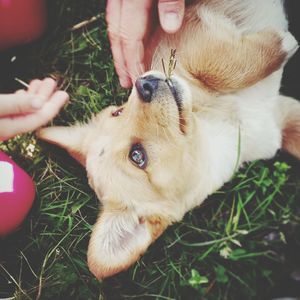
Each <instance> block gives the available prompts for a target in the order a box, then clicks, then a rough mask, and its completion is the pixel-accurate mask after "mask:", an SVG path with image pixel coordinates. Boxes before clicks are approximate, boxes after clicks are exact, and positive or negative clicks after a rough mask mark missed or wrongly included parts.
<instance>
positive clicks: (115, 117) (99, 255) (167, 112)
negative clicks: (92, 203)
mask: <svg viewBox="0 0 300 300" xmlns="http://www.w3.org/2000/svg"><path fill="white" fill-rule="evenodd" d="M191 97H192V96H191V92H190V89H189V87H188V86H187V85H186V83H185V82H184V81H183V80H181V79H180V78H178V77H176V76H174V77H173V76H172V78H171V79H166V77H165V76H164V75H163V74H162V73H159V72H149V73H146V74H145V75H143V76H142V77H141V78H139V79H138V80H137V81H136V84H135V87H134V88H133V90H132V93H131V95H130V97H129V100H128V102H127V103H126V104H125V105H123V106H121V107H108V108H106V109H105V110H103V111H102V112H100V113H99V115H97V116H96V117H94V118H93V119H92V120H91V121H90V123H88V124H86V125H75V126H72V127H51V128H45V129H41V130H40V131H39V133H38V135H39V137H41V138H42V139H44V140H47V141H49V142H51V143H54V144H57V145H59V146H61V147H63V148H65V149H67V150H68V151H69V152H70V154H71V155H72V156H74V157H75V158H76V159H78V160H79V161H80V162H81V163H82V164H83V165H85V166H86V169H87V173H88V178H89V183H90V185H91V187H92V188H93V189H94V190H95V192H96V194H97V196H98V198H99V199H100V201H101V203H102V210H101V212H100V215H99V218H98V221H97V223H96V225H95V226H94V229H93V233H92V237H91V240H90V244H89V250H88V263H89V267H90V269H91V271H92V272H93V273H94V274H95V275H96V277H98V278H102V277H106V276H109V275H112V274H114V273H116V272H119V271H121V270H123V269H125V268H127V267H128V266H130V265H131V264H132V263H133V262H135V261H136V260H137V259H138V258H139V256H140V255H141V254H142V253H143V252H144V251H145V250H146V249H147V247H148V246H149V245H150V244H151V242H152V241H154V240H155V239H156V238H157V237H158V236H159V235H160V234H161V233H162V232H163V231H164V230H165V228H166V227H167V226H168V225H169V224H171V223H172V222H174V221H177V220H179V219H181V218H182V216H183V214H184V213H185V212H186V210H187V208H186V204H185V203H184V198H185V197H186V195H187V194H188V193H189V192H190V186H191V183H192V182H193V178H192V176H193V172H192V169H193V152H194V151H192V148H193V145H194V143H193V138H192V137H193V134H192V133H193V130H194V119H193V114H192V98H191Z"/></svg>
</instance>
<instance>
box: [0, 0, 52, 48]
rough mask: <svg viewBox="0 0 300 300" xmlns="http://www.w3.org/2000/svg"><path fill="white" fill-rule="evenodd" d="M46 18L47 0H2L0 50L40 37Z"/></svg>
mask: <svg viewBox="0 0 300 300" xmlns="http://www.w3.org/2000/svg"><path fill="white" fill-rule="evenodd" d="M46 20H47V15H46V3H45V0H0V50H5V49H8V48H11V47H14V46H17V45H21V44H26V43H28V42H31V41H33V40H35V39H36V38H38V37H40V36H41V34H42V33H43V32H44V30H45V27H46Z"/></svg>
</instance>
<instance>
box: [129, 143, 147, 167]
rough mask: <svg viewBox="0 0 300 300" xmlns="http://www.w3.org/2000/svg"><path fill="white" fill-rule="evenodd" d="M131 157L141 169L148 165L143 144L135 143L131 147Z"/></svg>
mask: <svg viewBox="0 0 300 300" xmlns="http://www.w3.org/2000/svg"><path fill="white" fill-rule="evenodd" d="M129 159H130V160H131V161H132V162H133V163H134V164H135V165H136V166H138V167H139V168H141V169H145V168H146V166H147V154H146V151H145V149H144V148H143V146H142V145H141V144H134V145H133V146H132V147H131V149H130V152H129Z"/></svg>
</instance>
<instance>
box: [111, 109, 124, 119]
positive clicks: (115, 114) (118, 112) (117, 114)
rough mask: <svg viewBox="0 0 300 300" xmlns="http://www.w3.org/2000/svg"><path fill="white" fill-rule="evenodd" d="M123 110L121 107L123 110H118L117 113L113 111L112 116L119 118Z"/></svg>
mask: <svg viewBox="0 0 300 300" xmlns="http://www.w3.org/2000/svg"><path fill="white" fill-rule="evenodd" d="M123 109H124V108H123V107H121V108H119V109H117V110H116V111H113V112H112V113H111V115H112V116H113V117H118V116H120V115H121V114H122V112H123Z"/></svg>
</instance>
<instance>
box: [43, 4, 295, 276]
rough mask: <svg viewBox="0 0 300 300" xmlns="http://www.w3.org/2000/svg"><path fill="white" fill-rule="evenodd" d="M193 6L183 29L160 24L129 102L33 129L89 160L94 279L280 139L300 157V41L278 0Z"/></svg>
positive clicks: (123, 263)
mask: <svg viewBox="0 0 300 300" xmlns="http://www.w3.org/2000/svg"><path fill="white" fill-rule="evenodd" d="M186 5H187V7H186V12H185V17H184V22H183V26H182V28H181V29H180V31H179V32H177V33H176V34H173V35H167V34H165V33H163V32H162V31H161V30H160V29H158V30H157V32H156V33H155V34H154V37H155V39H156V40H157V37H159V40H160V42H159V44H158V45H156V46H155V51H154V55H153V58H152V60H151V62H150V63H151V68H150V71H148V72H146V73H145V74H143V75H142V76H140V77H139V78H138V79H137V81H136V83H135V86H134V87H133V89H132V92H131V94H130V96H129V99H128V102H127V103H125V104H124V105H122V106H120V107H115V106H110V107H108V108H106V109H104V110H103V111H101V112H100V113H99V114H98V115H96V116H95V117H93V118H92V119H91V120H90V122H89V123H87V124H75V125H73V126H70V127H49V128H42V129H40V130H39V131H38V136H39V138H41V139H43V140H46V141H48V142H50V143H54V144H56V145H59V146H61V147H63V148H65V149H66V150H67V151H69V153H70V154H71V155H72V156H73V157H74V158H76V159H77V160H78V161H79V162H80V163H81V164H82V165H83V166H85V167H86V170H87V175H88V179H89V184H90V186H91V187H92V188H93V189H94V191H95V192H96V194H97V197H98V198H99V200H100V201H101V203H102V206H101V209H100V214H99V217H98V220H97V222H96V224H95V225H94V227H93V231H92V234H91V238H90V242H89V247H88V252H87V261H88V266H89V268H90V270H91V272H92V273H93V274H94V275H95V276H96V277H97V278H98V279H102V278H105V277H108V276H111V275H113V274H115V273H118V272H120V271H122V270H125V269H127V268H128V267H129V266H130V265H132V264H133V263H134V262H135V261H136V260H138V259H139V257H140V256H141V255H142V254H143V253H144V252H145V251H146V249H147V248H148V246H149V245H150V244H151V243H152V242H153V241H155V240H156V239H157V238H158V237H159V236H160V235H161V234H162V233H163V232H164V230H165V229H166V228H167V227H168V226H169V225H171V224H172V223H174V222H178V221H180V220H181V219H182V218H183V216H184V215H185V213H186V212H187V211H189V210H191V209H193V208H194V207H196V206H199V205H200V204H201V203H202V202H203V201H204V200H205V199H206V198H207V196H208V195H210V194H212V193H213V192H215V191H216V190H217V189H219V188H220V187H222V185H223V184H224V183H225V182H227V181H229V180H230V179H231V178H232V176H233V174H234V173H235V171H236V170H237V169H238V168H239V167H240V166H242V165H243V163H245V162H250V161H253V160H257V159H269V158H272V157H273V156H274V155H275V153H276V151H277V150H278V149H280V148H283V149H284V150H285V151H287V152H289V153H291V154H292V155H294V156H295V157H297V158H298V159H300V103H299V102H297V101H296V100H294V99H292V98H289V97H285V96H283V95H280V94H279V88H280V81H281V77H282V72H283V67H284V65H285V63H286V62H287V61H288V59H289V58H290V57H291V56H292V55H293V54H294V52H295V51H296V50H297V47H298V45H297V42H296V40H295V39H294V37H293V36H292V35H291V34H290V33H289V32H288V22H287V19H286V17H285V13H284V8H283V4H282V1H281V0H264V1H260V0H252V1H248V0H231V1H226V0H201V1H187V3H186ZM170 49H176V59H177V65H176V67H175V66H174V64H173V63H174V59H175V58H174V51H173V52H172V55H171V62H170V63H169V65H168V63H167V58H168V57H169V53H170ZM162 58H164V62H165V63H164V66H165V68H163V65H162V63H161V59H162ZM168 66H169V67H170V68H171V70H169V68H168ZM174 67H175V69H174ZM164 69H165V70H164ZM166 69H168V72H167V71H166ZM173 69H174V70H173Z"/></svg>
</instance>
